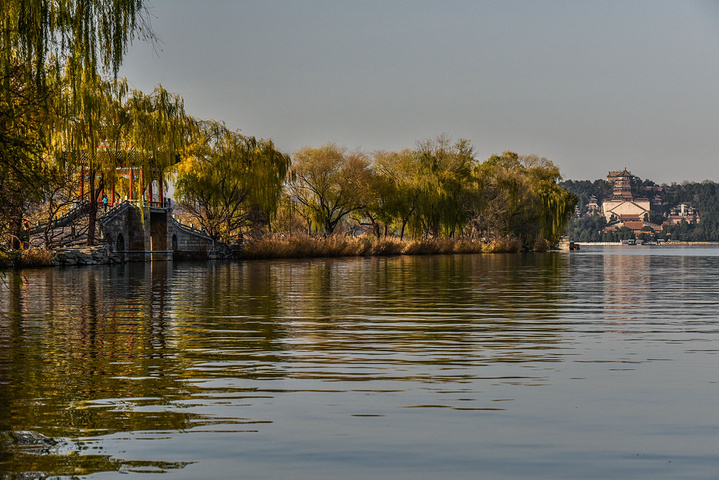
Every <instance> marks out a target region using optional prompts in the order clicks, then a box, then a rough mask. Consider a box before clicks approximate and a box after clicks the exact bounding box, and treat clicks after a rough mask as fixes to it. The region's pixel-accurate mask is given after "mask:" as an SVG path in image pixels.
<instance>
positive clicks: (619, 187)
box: [602, 168, 651, 223]
mask: <svg viewBox="0 0 719 480" xmlns="http://www.w3.org/2000/svg"><path fill="white" fill-rule="evenodd" d="M607 181H609V182H610V183H612V184H613V186H614V188H613V190H612V196H611V198H609V199H607V200H604V202H603V203H602V214H603V215H604V217H605V218H606V219H607V222H609V223H613V222H617V221H622V220H623V219H627V220H630V221H631V220H632V219H635V218H636V219H641V220H644V218H645V215H647V214H648V213H649V212H650V210H651V204H650V202H649V199H648V198H647V197H646V196H641V194H640V193H639V180H638V179H637V177H635V176H634V175H632V173H631V172H630V171H628V170H627V169H626V168H625V169H624V170H620V171H613V172H609V175H607Z"/></svg>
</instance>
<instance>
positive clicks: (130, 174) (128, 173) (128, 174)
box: [127, 167, 135, 201]
mask: <svg viewBox="0 0 719 480" xmlns="http://www.w3.org/2000/svg"><path fill="white" fill-rule="evenodd" d="M134 171H135V169H134V168H132V167H130V169H129V171H128V172H127V178H128V179H129V180H130V188H129V191H130V195H129V196H128V197H127V198H129V199H130V201H132V180H133V178H132V177H133V173H134Z"/></svg>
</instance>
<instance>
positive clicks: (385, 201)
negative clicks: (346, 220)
mask: <svg viewBox="0 0 719 480" xmlns="http://www.w3.org/2000/svg"><path fill="white" fill-rule="evenodd" d="M416 159H417V157H416V155H415V152H413V151H412V150H409V149H405V150H402V151H400V152H377V153H376V154H375V156H374V161H373V162H372V171H373V173H374V175H373V178H374V181H373V185H374V186H375V198H374V201H373V203H372V204H370V207H371V208H373V209H374V213H375V216H376V217H378V218H379V219H380V220H382V221H383V222H385V225H387V224H394V225H395V226H396V228H398V229H399V236H400V239H401V238H403V237H404V233H405V229H406V227H407V223H408V222H409V221H410V219H411V218H412V216H413V215H414V214H415V212H416V210H417V207H418V204H419V200H420V195H421V186H420V183H419V181H418V180H419V179H418V175H417V170H418V169H417V162H416Z"/></svg>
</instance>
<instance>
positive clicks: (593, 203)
mask: <svg viewBox="0 0 719 480" xmlns="http://www.w3.org/2000/svg"><path fill="white" fill-rule="evenodd" d="M601 211H602V210H601V208H600V207H599V204H598V203H597V197H595V196H594V195H592V196H591V198H590V199H589V203H588V204H587V213H588V214H590V215H592V214H595V213H600V212H601Z"/></svg>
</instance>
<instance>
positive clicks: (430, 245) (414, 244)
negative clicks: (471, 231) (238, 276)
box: [241, 235, 522, 259]
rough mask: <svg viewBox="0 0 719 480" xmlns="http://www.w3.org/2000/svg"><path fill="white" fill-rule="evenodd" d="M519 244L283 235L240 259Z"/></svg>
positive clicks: (482, 249) (257, 243)
mask: <svg viewBox="0 0 719 480" xmlns="http://www.w3.org/2000/svg"><path fill="white" fill-rule="evenodd" d="M521 248H522V244H521V242H520V241H519V240H518V239H515V238H502V239H497V240H495V241H492V242H489V243H484V242H480V241H472V240H467V239H458V240H455V239H451V238H440V239H422V240H400V239H398V238H392V237H385V238H379V239H378V238H376V237H373V236H369V235H364V236H359V237H351V236H346V235H330V236H327V237H319V236H308V235H291V236H290V235H287V236H272V237H263V238H260V239H257V240H252V241H248V242H247V243H246V244H245V246H244V251H243V252H242V254H241V258H245V259H260V258H263V259H271V258H307V257H348V256H367V255H438V254H452V253H501V252H502V253H503V252H518V251H520V250H521Z"/></svg>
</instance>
